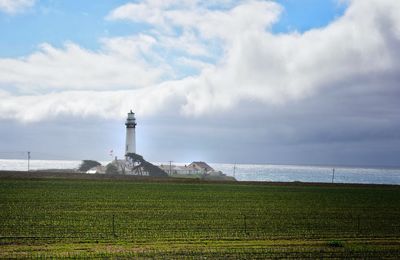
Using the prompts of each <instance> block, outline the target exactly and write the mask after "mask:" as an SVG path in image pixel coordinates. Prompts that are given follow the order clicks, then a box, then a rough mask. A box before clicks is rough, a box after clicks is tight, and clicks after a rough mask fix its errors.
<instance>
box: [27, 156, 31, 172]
mask: <svg viewBox="0 0 400 260" xmlns="http://www.w3.org/2000/svg"><path fill="white" fill-rule="evenodd" d="M30 160H31V152H28V172H29V163H30Z"/></svg>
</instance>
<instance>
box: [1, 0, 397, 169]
mask: <svg viewBox="0 0 400 260" xmlns="http://www.w3.org/2000/svg"><path fill="white" fill-rule="evenodd" d="M214 2H218V5H216V3H214ZM214 2H213V3H211V2H209V1H207V3H208V4H204V3H203V1H154V0H147V1H141V2H138V3H129V4H126V5H123V6H120V7H118V8H116V9H115V10H111V11H110V13H109V14H108V15H107V17H105V20H106V21H107V22H110V23H118V22H120V21H124V22H129V23H133V24H135V23H137V24H145V25H146V27H144V28H146V29H144V30H143V31H141V32H140V33H138V34H135V35H131V36H126V37H119V38H105V39H101V43H102V47H101V48H100V49H99V50H96V51H93V50H88V49H85V48H83V47H80V46H78V45H77V44H75V43H66V44H65V46H64V47H63V48H56V47H54V46H52V45H50V44H43V45H42V46H40V48H39V49H38V50H37V51H36V52H35V53H32V54H31V55H28V56H27V57H20V58H18V59H13V58H8V59H4V58H3V59H1V58H0V87H1V90H0V98H1V100H2V102H1V103H0V118H1V119H3V120H14V121H19V122H40V121H51V120H59V119H60V118H62V117H65V116H68V117H69V116H73V117H77V118H93V117H97V118H98V117H101V118H106V119H116V118H117V119H118V118H119V119H122V118H123V117H124V116H125V113H126V111H128V110H129V109H131V108H134V110H135V111H136V112H137V114H138V115H140V117H141V118H142V120H143V123H144V125H143V127H144V128H145V129H146V131H147V134H148V135H150V133H151V135H152V136H153V137H152V138H154V140H157V144H158V145H157V147H158V148H159V147H165V153H167V152H168V153H169V154H170V155H171V157H173V156H175V157H177V158H185V157H184V156H188V154H190V151H192V152H193V147H196V149H197V150H196V154H195V156H198V155H199V153H200V154H201V151H202V149H203V148H204V154H208V156H210V157H212V156H213V153H210V150H212V151H214V152H215V155H216V156H217V154H219V155H218V156H219V157H218V158H219V159H218V160H219V161H232V158H235V157H236V156H239V154H242V155H243V151H246V152H247V153H252V154H253V155H252V157H251V158H252V159H249V158H247V159H244V161H247V162H250V161H264V162H268V161H269V160H270V161H271V162H282V161H285V162H288V160H289V161H290V162H299V161H301V162H305V163H306V162H310V163H315V162H327V161H336V162H340V163H352V162H353V163H354V162H355V163H360V164H361V163H365V162H368V161H370V162H371V163H376V162H378V163H379V162H382V163H383V164H393V162H395V161H396V160H397V159H398V157H396V155H395V154H396V151H398V150H396V148H395V147H396V145H397V144H399V143H400V141H399V139H400V136H399V134H398V129H399V127H400V125H399V124H400V118H399V115H398V113H397V111H399V109H400V105H399V104H398V103H399V102H398V97H399V96H400V88H399V86H398V82H399V80H400V78H399V75H400V48H399V46H400V16H398V14H399V13H400V2H399V1H396V0H379V1H376V0H352V1H347V2H348V3H347V4H348V7H347V9H346V11H345V13H344V15H343V16H341V17H339V18H337V19H336V20H335V21H333V22H331V23H330V24H329V25H327V26H325V27H323V28H316V29H312V30H308V31H306V32H303V33H299V32H290V33H279V34H276V33H272V32H271V31H272V27H273V26H274V24H275V23H277V22H278V21H279V18H280V14H281V13H282V12H283V7H282V6H280V5H278V4H277V3H274V2H270V1H240V2H236V1H214ZM222 2H223V3H224V4H223V5H222V7H221V3H222ZM216 6H219V8H216ZM165 118H166V119H165ZM147 120H148V121H147ZM152 120H153V121H152ZM165 120H167V121H165ZM146 122H147V123H148V124H149V125H150V124H154V122H157V123H156V126H154V125H153V127H155V128H157V131H155V130H154V128H150V127H149V126H148V128H146V124H147V123H146ZM151 122H153V123H151ZM142 134H143V133H142ZM165 136H168V137H169V138H170V140H169V141H166V140H165ZM196 136H197V137H198V136H202V138H204V139H205V140H207V142H206V143H207V144H208V145H209V147H203V146H202V145H203V144H204V142H200V141H196V139H195V138H196ZM148 138H149V139H148V140H150V137H148ZM154 140H153V141H154ZM149 142H151V141H149ZM154 142H155V141H154ZM169 142H179V145H178V146H177V147H180V148H179V149H178V150H176V151H175V150H174V149H173V148H172V149H171V147H174V145H172V144H171V143H169ZM147 145H149V148H148V149H149V151H150V149H151V148H154V149H156V148H155V147H152V146H151V144H149V143H147ZM186 146H187V147H186ZM185 147H186V148H185ZM190 147H192V148H190ZM202 147H203V148H202ZM218 147H226V148H227V149H224V152H222V151H220V152H219V153H218V151H219V148H218ZM162 149H163V148H161V152H160V154H162ZM191 149H192V150H191ZM144 150H145V152H146V149H144ZM206 150H207V152H206ZM227 150H229V151H230V152H226V151H227ZM221 154H223V155H222V156H221ZM397 154H398V153H397ZM242 155H240V156H242ZM189 157H190V156H189ZM189 157H187V158H189ZM190 158H192V157H190ZM265 158H267V159H265ZM285 158H286V160H285ZM288 158H291V159H288ZM324 158H325V159H324ZM327 158H330V159H327ZM374 158H375V159H374ZM154 159H156V160H157V159H162V158H160V157H158V158H154ZM192 159H196V158H192ZM205 159H211V160H213V159H212V158H205ZM214 161H215V160H214Z"/></svg>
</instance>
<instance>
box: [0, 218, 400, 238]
mask: <svg viewBox="0 0 400 260" xmlns="http://www.w3.org/2000/svg"><path fill="white" fill-rule="evenodd" d="M321 230H323V233H324V235H326V236H328V237H329V236H341V237H357V236H362V237H368V236H377V235H378V236H379V235H382V236H397V237H398V236H399V235H400V223H399V222H398V221H397V222H396V221H387V220H382V221H379V220H376V219H374V220H371V219H367V218H363V217H362V216H349V217H348V218H346V219H326V220H325V221H321V219H318V218H301V219H297V220H294V219H292V220H286V221H280V222H277V221H275V222H274V221H268V219H265V220H264V221H261V220H260V219H254V216H251V215H249V216H246V215H243V216H237V217H234V218H232V219H229V221H227V220H224V219H215V220H202V219H196V218H192V219H167V220H164V221H159V220H157V221H153V220H151V219H147V220H146V219H135V218H132V217H129V216H124V215H115V214H113V215H108V216H102V217H83V218H82V217H80V218H72V217H71V218H65V217H61V216H60V218H47V219H40V218H27V217H16V218H14V219H8V221H7V222H4V221H3V223H1V224H0V239H5V238H9V239H11V238H15V239H18V238H38V239H39V238H40V239H46V238H84V239H113V238H125V239H133V238H136V239H149V238H152V239H154V238H157V237H158V238H160V239H161V238H162V239H166V238H172V239H179V238H182V239H184V238H223V237H225V238H243V237H248V238H254V239H261V238H271V237H314V236H318V237H321Z"/></svg>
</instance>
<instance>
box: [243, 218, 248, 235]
mask: <svg viewBox="0 0 400 260" xmlns="http://www.w3.org/2000/svg"><path fill="white" fill-rule="evenodd" d="M243 220H244V233H245V234H246V235H247V223H246V215H243Z"/></svg>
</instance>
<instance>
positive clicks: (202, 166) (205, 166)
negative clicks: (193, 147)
mask: <svg viewBox="0 0 400 260" xmlns="http://www.w3.org/2000/svg"><path fill="white" fill-rule="evenodd" d="M189 167H193V168H199V169H202V170H206V171H207V172H209V171H214V169H213V168H212V167H211V166H210V165H208V164H207V163H205V162H192V163H191V164H189Z"/></svg>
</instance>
